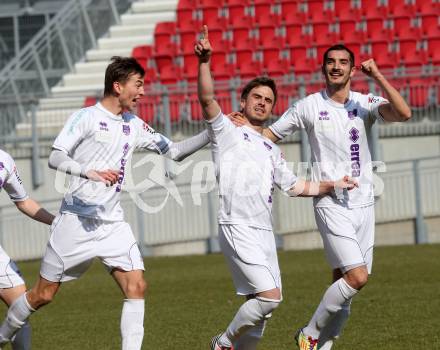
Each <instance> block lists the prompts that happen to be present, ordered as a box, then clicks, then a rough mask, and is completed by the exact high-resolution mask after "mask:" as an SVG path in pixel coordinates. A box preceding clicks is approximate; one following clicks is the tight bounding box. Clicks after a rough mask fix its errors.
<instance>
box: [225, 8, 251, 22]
mask: <svg viewBox="0 0 440 350" xmlns="http://www.w3.org/2000/svg"><path fill="white" fill-rule="evenodd" d="M226 18H227V20H228V22H229V24H231V25H233V26H235V25H240V23H250V22H249V21H252V20H253V17H252V16H251V15H250V11H249V7H248V6H245V5H243V4H241V5H233V6H229V7H227V8H226Z"/></svg>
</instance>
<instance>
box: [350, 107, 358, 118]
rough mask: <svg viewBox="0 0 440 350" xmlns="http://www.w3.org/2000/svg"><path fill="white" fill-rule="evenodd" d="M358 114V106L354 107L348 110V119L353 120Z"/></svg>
mask: <svg viewBox="0 0 440 350" xmlns="http://www.w3.org/2000/svg"><path fill="white" fill-rule="evenodd" d="M357 115H358V110H357V108H355V109H353V110H352V111H348V119H350V120H353V119H354V118H356V117H357Z"/></svg>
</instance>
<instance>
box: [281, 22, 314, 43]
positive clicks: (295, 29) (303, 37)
mask: <svg viewBox="0 0 440 350" xmlns="http://www.w3.org/2000/svg"><path fill="white" fill-rule="evenodd" d="M306 28H307V26H300V25H289V26H286V44H287V45H288V46H290V47H294V46H299V45H301V46H302V45H304V46H306V45H310V44H311V43H312V42H313V30H312V31H311V32H310V33H306Z"/></svg>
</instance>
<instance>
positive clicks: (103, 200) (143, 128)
mask: <svg viewBox="0 0 440 350" xmlns="http://www.w3.org/2000/svg"><path fill="white" fill-rule="evenodd" d="M171 144H172V142H171V141H170V140H168V139H167V138H166V137H164V136H163V135H161V134H159V133H156V132H155V131H154V130H153V129H152V128H151V127H150V126H149V125H147V124H146V123H144V122H143V121H142V120H141V119H140V118H138V117H137V116H135V115H133V114H130V113H123V114H122V115H114V114H112V113H111V112H110V111H108V110H106V109H105V108H104V107H103V106H102V105H101V104H100V103H98V104H96V105H95V106H92V107H88V108H83V109H81V110H79V111H78V112H76V113H74V114H73V115H71V116H70V118H69V119H68V121H67V123H66V124H65V125H64V127H63V129H62V130H61V132H60V134H59V135H58V137H57V138H56V140H55V141H54V144H53V148H54V149H58V150H61V151H64V152H66V153H67V154H68V155H69V156H70V157H71V158H72V159H73V160H74V161H76V162H78V163H79V164H80V165H81V167H82V169H83V172H84V173H85V172H86V171H88V170H91V169H93V170H106V169H114V170H117V171H119V180H118V183H117V184H116V185H114V186H112V187H106V185H105V184H104V183H102V182H95V181H90V180H87V179H83V178H80V177H77V176H72V177H71V181H70V185H69V190H68V191H67V193H66V194H65V196H64V199H63V202H62V205H61V209H60V211H61V212H62V213H74V214H77V215H80V216H87V217H93V218H98V219H101V220H107V221H120V220H123V211H122V208H121V205H120V193H121V187H122V184H123V182H124V176H125V172H126V169H125V167H126V165H127V161H128V160H129V159H130V157H131V156H132V154H133V151H134V150H135V149H136V148H143V149H147V150H150V151H153V152H155V153H158V154H164V153H166V152H167V151H168V149H169V147H170V146H171Z"/></svg>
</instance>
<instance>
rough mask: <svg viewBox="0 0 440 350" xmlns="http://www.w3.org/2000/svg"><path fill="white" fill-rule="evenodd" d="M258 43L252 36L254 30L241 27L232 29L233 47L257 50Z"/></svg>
mask: <svg viewBox="0 0 440 350" xmlns="http://www.w3.org/2000/svg"><path fill="white" fill-rule="evenodd" d="M257 45H258V41H257V39H256V38H255V37H253V36H252V30H251V28H249V27H240V28H233V29H232V47H234V48H237V49H246V50H255V48H256V47H257Z"/></svg>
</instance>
